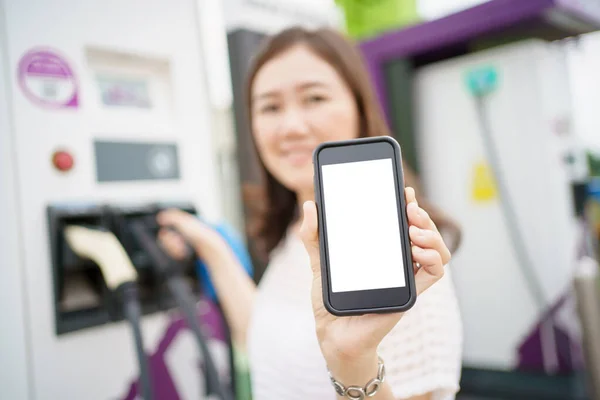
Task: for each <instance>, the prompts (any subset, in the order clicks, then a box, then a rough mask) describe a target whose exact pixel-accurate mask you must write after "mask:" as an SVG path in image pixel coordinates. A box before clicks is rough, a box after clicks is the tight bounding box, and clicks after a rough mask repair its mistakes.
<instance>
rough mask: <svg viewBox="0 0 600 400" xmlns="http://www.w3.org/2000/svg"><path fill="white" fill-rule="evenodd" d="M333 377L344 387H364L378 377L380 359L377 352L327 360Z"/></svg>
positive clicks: (333, 357) (334, 357)
mask: <svg viewBox="0 0 600 400" xmlns="http://www.w3.org/2000/svg"><path fill="white" fill-rule="evenodd" d="M326 362H327V368H328V369H329V373H330V374H331V376H332V377H333V378H334V379H335V380H336V381H338V382H340V383H341V384H343V385H344V386H346V387H348V386H360V387H364V386H365V385H366V384H367V383H368V382H369V381H370V380H371V379H373V378H375V377H377V371H378V369H379V357H378V356H377V352H376V351H368V352H365V353H362V354H355V355H352V356H332V357H328V358H326Z"/></svg>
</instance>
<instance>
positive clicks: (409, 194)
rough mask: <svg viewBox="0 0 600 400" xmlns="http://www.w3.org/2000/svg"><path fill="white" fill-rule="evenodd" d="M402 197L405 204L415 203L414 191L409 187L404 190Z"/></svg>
mask: <svg viewBox="0 0 600 400" xmlns="http://www.w3.org/2000/svg"><path fill="white" fill-rule="evenodd" d="M404 196H405V197H406V204H409V203H416V202H417V195H416V193H415V189H413V188H412V187H410V186H407V187H406V188H404Z"/></svg>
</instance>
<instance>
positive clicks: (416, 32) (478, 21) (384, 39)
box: [360, 0, 600, 121]
mask: <svg viewBox="0 0 600 400" xmlns="http://www.w3.org/2000/svg"><path fill="white" fill-rule="evenodd" d="M550 11H554V12H558V13H560V14H563V15H566V16H569V17H570V18H571V19H572V20H573V19H574V20H575V21H578V22H581V23H583V24H585V25H586V26H588V27H589V31H594V30H600V8H599V7H596V8H595V11H597V12H591V11H590V10H588V9H584V7H583V6H582V5H580V4H578V3H577V2H576V1H575V0H492V1H488V2H486V3H483V4H480V5H478V6H475V7H472V8H470V9H467V10H464V11H461V12H458V13H455V14H452V15H449V16H447V17H444V18H440V19H437V20H434V21H429V22H425V23H423V24H419V25H415V26H411V27H407V28H405V29H401V30H399V31H393V32H389V33H385V34H383V35H381V36H379V37H377V38H374V39H371V40H367V41H365V42H363V43H361V45H360V46H361V49H362V51H363V54H364V56H365V58H366V60H367V66H368V68H369V72H370V73H371V77H372V79H373V83H374V85H375V89H376V91H377V96H378V98H379V101H380V102H381V105H382V107H383V110H384V112H385V114H386V116H388V121H389V113H388V109H387V104H386V90H385V78H384V75H383V66H384V63H385V62H387V61H389V60H393V59H399V58H412V57H414V56H416V55H419V54H427V53H432V52H442V51H443V50H444V49H447V48H450V47H453V46H459V45H465V46H466V45H468V44H469V43H470V42H472V41H475V40H477V39H480V38H484V37H486V35H491V34H498V33H506V34H507V35H509V34H510V33H511V32H512V31H514V30H515V29H518V28H520V27H522V25H523V24H524V23H527V24H528V25H530V26H536V25H539V26H546V27H548V26H549V27H551V28H552V29H551V31H552V32H551V35H552V38H554V39H556V38H564V37H568V36H572V35H577V34H581V33H583V32H581V31H580V30H579V31H575V30H573V29H571V28H569V27H567V26H560V25H558V23H554V22H552V21H550V20H549V19H548V18H547V16H548V13H549V12H550Z"/></svg>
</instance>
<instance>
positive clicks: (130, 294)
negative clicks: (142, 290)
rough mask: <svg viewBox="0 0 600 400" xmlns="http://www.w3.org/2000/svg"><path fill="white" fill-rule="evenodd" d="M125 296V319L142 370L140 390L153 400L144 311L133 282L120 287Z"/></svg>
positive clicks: (146, 399)
mask: <svg viewBox="0 0 600 400" xmlns="http://www.w3.org/2000/svg"><path fill="white" fill-rule="evenodd" d="M119 290H120V291H121V293H122V295H123V310H124V313H125V317H126V318H127V320H128V321H129V323H130V324H131V330H132V333H133V339H134V341H135V350H136V353H137V358H138V364H139V368H140V388H141V393H142V396H143V399H144V400H152V399H153V396H152V383H151V380H150V368H149V367H148V358H147V357H146V352H145V351H144V341H143V339H142V330H141V327H140V320H141V316H142V311H141V307H140V301H139V298H138V290H137V286H136V284H135V283H133V282H127V283H124V284H122V285H121V286H120V287H119Z"/></svg>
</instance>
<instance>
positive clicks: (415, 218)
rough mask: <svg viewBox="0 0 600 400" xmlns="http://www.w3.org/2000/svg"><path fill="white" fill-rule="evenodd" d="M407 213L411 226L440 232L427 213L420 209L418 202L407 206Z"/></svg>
mask: <svg viewBox="0 0 600 400" xmlns="http://www.w3.org/2000/svg"><path fill="white" fill-rule="evenodd" d="M406 213H407V216H408V224H409V225H416V226H417V227H419V228H422V229H429V230H432V231H436V232H437V231H438V229H437V227H436V226H435V224H434V223H433V220H432V219H431V217H430V216H429V214H428V213H427V211H425V210H423V209H422V208H421V207H419V206H418V204H417V202H412V203H409V204H408V205H407V206H406Z"/></svg>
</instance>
